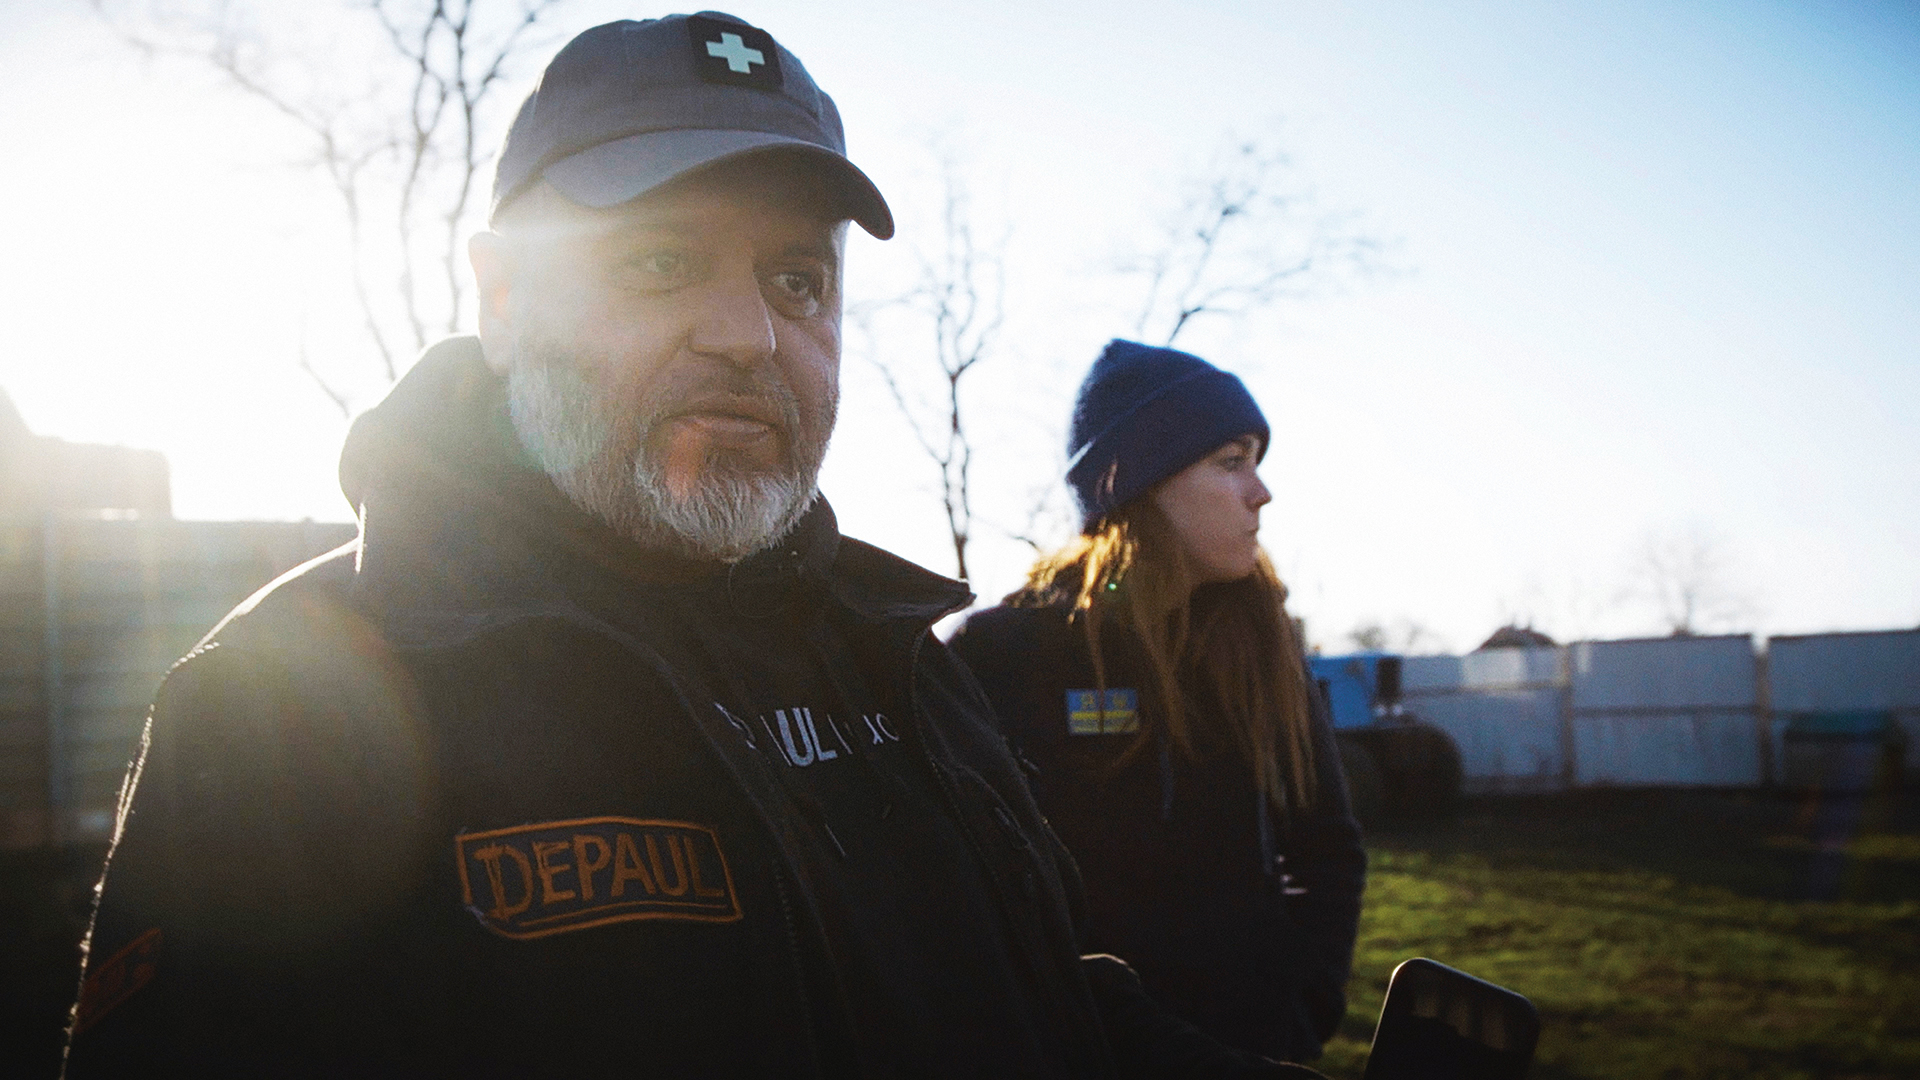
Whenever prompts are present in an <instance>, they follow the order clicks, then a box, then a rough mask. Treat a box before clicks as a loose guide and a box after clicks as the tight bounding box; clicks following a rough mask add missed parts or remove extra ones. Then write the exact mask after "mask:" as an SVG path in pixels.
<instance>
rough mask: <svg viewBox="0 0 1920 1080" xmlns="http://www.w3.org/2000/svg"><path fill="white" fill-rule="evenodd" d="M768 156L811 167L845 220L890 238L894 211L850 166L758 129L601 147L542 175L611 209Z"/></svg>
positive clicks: (663, 135) (578, 197)
mask: <svg viewBox="0 0 1920 1080" xmlns="http://www.w3.org/2000/svg"><path fill="white" fill-rule="evenodd" d="M771 150H778V151H782V152H792V153H798V154H803V155H805V156H807V157H810V158H813V159H815V160H816V161H818V162H819V163H820V164H821V165H822V166H823V167H824V168H825V170H826V171H827V173H828V174H829V175H830V176H832V177H833V178H834V179H836V180H838V181H839V188H840V191H841V193H842V194H844V195H845V196H846V198H847V203H846V206H845V210H846V212H847V216H848V217H849V218H852V219H853V220H854V221H857V222H859V223H860V227H861V228H863V229H865V230H867V231H868V232H869V233H872V234H873V235H874V237H875V238H877V239H880V240H885V239H887V238H889V237H891V236H892V235H893V211H892V210H889V209H888V208H887V200H885V199H883V198H881V197H880V189H879V188H877V187H875V186H873V181H871V180H869V179H867V174H866V173H863V172H861V171H860V170H859V169H858V168H857V167H855V165H854V164H853V162H851V161H848V160H847V159H846V158H844V157H842V156H840V155H839V154H836V153H834V152H833V151H832V150H829V149H827V148H826V147H824V146H820V145H818V144H815V143H810V142H805V141H803V140H800V139H795V138H792V137H790V136H786V135H773V134H769V133H767V132H764V131H708V130H689V129H675V130H670V131H647V132H642V133H640V134H638V135H628V136H626V137H625V138H621V139H614V140H612V141H611V142H603V143H601V144H600V145H598V146H594V147H590V148H588V149H586V150H582V151H580V152H579V153H577V154H575V155H573V156H572V157H567V158H562V159H560V160H559V161H556V162H554V163H553V164H551V165H549V166H547V167H546V170H545V172H543V173H542V175H543V176H545V177H546V180H547V182H548V183H550V184H552V185H553V186H554V187H555V188H557V189H559V191H560V193H561V194H562V195H565V196H566V197H567V198H569V199H572V200H574V201H575V202H578V203H583V204H585V205H587V206H595V207H606V206H618V205H620V204H621V203H624V202H626V201H628V200H629V199H635V198H638V197H640V196H641V195H645V194H646V193H647V192H649V191H652V190H653V189H654V188H657V187H659V186H660V185H661V184H664V183H666V182H668V181H669V180H674V179H677V178H679V177H682V176H685V175H686V174H688V173H690V172H693V171H694V170H696V169H704V168H706V167H707V166H709V165H717V164H719V163H720V162H722V161H726V160H728V159H730V158H735V157H740V156H742V155H746V154H754V153H762V152H766V151H771Z"/></svg>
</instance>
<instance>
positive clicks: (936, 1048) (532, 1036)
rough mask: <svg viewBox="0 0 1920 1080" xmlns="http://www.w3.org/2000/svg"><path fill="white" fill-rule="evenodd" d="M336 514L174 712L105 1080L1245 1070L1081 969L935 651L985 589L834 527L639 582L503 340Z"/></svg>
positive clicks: (984, 742)
mask: <svg viewBox="0 0 1920 1080" xmlns="http://www.w3.org/2000/svg"><path fill="white" fill-rule="evenodd" d="M341 477H342V484H343V487H344V488H345V490H346V492H347V495H348V497H349V498H350V499H351V500H352V502H353V503H354V505H355V506H357V507H359V508H360V513H361V534H360V538H359V540H358V541H356V542H355V543H353V544H350V545H348V546H346V547H344V548H342V549H340V550H339V551H336V552H333V553H331V554H329V555H327V556H324V557H322V558H320V559H317V560H315V561H314V562H312V563H310V564H308V565H306V566H304V567H301V568H299V569H297V570H295V571H293V572H292V573H290V574H288V575H287V576H286V577H284V578H282V579H281V580H279V581H277V582H275V583H274V584H272V585H270V586H269V587H268V588H266V589H265V590H263V591H262V592H261V593H260V594H258V595H257V596H255V597H254V598H252V599H251V600H249V601H248V602H247V603H246V604H244V605H242V606H241V607H240V608H239V609H237V610H236V611H235V612H234V613H233V614H232V615H230V616H228V618H227V619H226V620H225V621H223V622H222V624H221V625H220V626H219V627H217V628H216V629H215V630H214V632H213V633H212V634H210V635H209V636H208V638H207V639H206V641H205V642H203V643H202V644H201V646H200V647H198V648H197V649H196V650H195V651H194V652H193V653H192V654H191V655H189V656H188V657H187V658H186V659H184V660H182V661H181V662H180V663H179V664H178V665H177V666H176V667H175V668H174V670H173V672H172V673H171V674H170V675H169V676H168V678H167V680H166V682H165V684H164V685H163V686H162V688H161V690H160V693H159V696H158V698H157V699H156V701H155V704H154V708H153V712H152V715H151V717H150V719H149V722H148V725H147V729H146V733H145V735H144V736H143V740H142V746H141V751H140V755H139V757H138V758H137V759H136V761H135V763H134V765H133V768H132V770H131V772H130V774H129V779H128V783H127V787H126V789H125V793H124V795H123V798H122V806H121V817H120V823H119V827H118V830H117V835H116V838H115V843H114V848H113V851H112V854H111V855H110V856H109V861H108V868H107V871H106V873H105V875H104V878H103V885H102V894H101V900H100V902H99V906H98V910H97V914H96V916H95V925H94V928H93V931H92V933H91V935H90V954H89V959H88V963H87V968H86V976H85V985H84V987H83V990H82V994H81V1000H80V1003H79V1005H78V1006H77V1009H76V1024H75V1034H74V1035H73V1037H72V1040H71V1043H70V1049H69V1063H68V1072H69V1074H70V1075H71V1076H74V1077H82V1078H84V1077H93V1076H107V1075H112V1076H124V1075H134V1074H139V1075H156V1074H166V1075H195V1076H228V1075H243V1074H244V1075H272V1076H384V1075H406V1076H459V1077H484V1076H509V1075H511V1076H569V1077H582V1076H612V1075H621V1076H835V1077H838V1076H892V1075H968V1076H972V1075H1009V1076H1011V1075H1021V1076H1107V1075H1116V1074H1122V1075H1124V1074H1128V1073H1132V1074H1138V1075H1152V1074H1156V1073H1157V1074H1163V1075H1171V1074H1175V1073H1179V1074H1184V1075H1199V1074H1209V1073H1210V1074H1222V1073H1226V1072H1232V1071H1234V1070H1235V1069H1237V1068H1239V1067H1240V1066H1242V1065H1251V1064H1252V1063H1248V1062H1243V1061H1239V1060H1238V1059H1236V1058H1235V1056H1234V1055H1232V1054H1230V1053H1228V1052H1226V1051H1224V1050H1223V1049H1222V1048H1220V1047H1218V1046H1216V1045H1214V1044H1212V1043H1211V1042H1210V1041H1208V1040H1206V1039H1204V1038H1203V1037H1200V1036H1198V1035H1197V1033H1195V1032H1194V1031H1193V1029H1192V1028H1191V1027H1188V1026H1186V1025H1184V1024H1182V1023H1181V1022H1179V1021H1176V1020H1173V1019H1171V1018H1169V1017H1167V1016H1165V1015H1164V1014H1162V1013H1160V1012H1159V1011H1158V1010H1157V1009H1156V1008H1155V1007H1154V1006H1152V1004H1151V1003H1150V1002H1148V1000H1147V999H1146V998H1145V996H1144V995H1143V994H1142V993H1141V991H1140V989H1139V984H1138V981H1137V979H1135V978H1134V977H1133V976H1132V973H1131V972H1130V971H1129V970H1128V969H1126V968H1125V967H1124V966H1122V965H1120V964H1118V963H1117V962H1114V961H1112V960H1111V959H1097V958H1095V959H1083V958H1082V957H1081V956H1080V955H1079V953H1080V950H1079V948H1078V945H1077V942H1076V941H1075V938H1074V933H1073V929H1072V924H1071V918H1070V912H1071V911H1072V910H1073V909H1074V908H1075V906H1076V905H1077V890H1078V883H1077V878H1076V875H1075V872H1074V870H1073V868H1072V864H1071V860H1070V859H1068V858H1067V857H1066V856H1065V854H1064V852H1063V850H1062V849H1061V848H1060V847H1059V844H1058V841H1057V840H1055V839H1054V837H1053V835H1052V833H1051V832H1050V831H1049V830H1048V829H1047V827H1046V825H1045V824H1044V822H1043V821H1042V819H1041V817H1040V815H1039V812H1038V811H1037V809H1036V808H1035V807H1034V805H1033V802H1032V799H1031V797H1030V796H1029V794H1028V792H1027V790H1026V788H1025V786H1024V783H1023V781H1022V778H1021V776H1020V775H1019V772H1018V770H1017V768H1016V766H1015V765H1014V763H1013V761H1012V759H1011V758H1010V756H1009V755H1008V754H1007V752H1006V749H1005V746H1004V744H1003V743H1002V742H1001V740H1000V738H999V737H998V735H997V734H996V733H994V732H993V730H992V728H991V722H990V719H989V714H988V707H987V705H986V702H985V701H984V700H983V699H982V697H981V696H980V692H979V690H978V688H977V686H976V685H975V684H974V683H973V682H972V680H971V678H970V677H969V676H968V675H967V674H966V672H965V670H964V669H963V668H962V667H961V666H960V665H959V664H957V663H956V662H955V661H954V660H953V658H952V656H951V655H950V654H949V653H948V652H947V650H946V649H945V648H944V647H943V646H942V645H941V644H940V643H939V642H938V641H937V640H936V639H933V638H932V636H931V635H930V634H929V633H928V627H929V626H930V624H931V623H932V622H933V621H934V620H935V619H937V618H938V617H940V616H941V615H942V614H944V613H946V612H949V611H952V610H954V609H956V608H957V607H959V606H961V605H963V604H964V603H966V602H967V600H968V596H967V593H966V591H965V590H964V588H963V587H961V586H960V585H959V584H958V583H956V582H952V581H949V580H946V579H944V578H940V577H937V576H935V575H933V574H930V573H928V572H926V571H924V570H921V569H919V568H917V567H914V566H912V565H910V564H908V563H905V562H903V561H901V560H899V559H897V558H895V557H893V556H890V555H888V554H886V553H885V552H882V551H879V550H878V549H876V548H873V547H870V546H868V545H866V544H863V543H861V542H859V541H857V540H851V539H846V538H843V537H841V536H840V534H839V531H838V529H837V528H836V527H835V524H834V520H833V515H832V512H831V511H830V510H829V509H828V508H827V506H826V504H825V503H824V502H819V503H816V504H815V505H814V507H813V508H812V509H811V510H810V511H809V513H808V514H807V516H806V517H805V518H804V519H803V520H802V521H801V523H800V524H799V525H798V526H797V527H796V528H795V529H794V531H793V532H792V533H791V534H790V535H789V536H788V537H787V538H786V539H785V540H783V541H782V542H781V543H780V544H778V545H776V546H775V547H774V548H772V549H769V550H767V551H765V552H762V553H760V554H758V555H755V556H753V557H751V558H749V559H746V560H744V561H742V562H740V563H738V564H736V565H734V566H732V567H730V568H725V569H723V570H717V571H716V570H712V569H710V568H702V567H697V566H691V565H677V564H674V563H673V562H672V561H671V560H667V559H663V558H659V557H656V556H652V555H648V554H645V553H642V552H641V551H639V550H638V549H636V548H633V547H632V546H630V545H629V544H628V543H627V542H625V541H624V540H622V539H620V538H618V537H616V536H614V535H613V534H611V533H610V532H609V531H608V530H606V529H604V528H602V527H601V526H600V525H599V523H598V522H597V521H595V520H594V519H592V518H589V517H588V516H586V515H584V514H582V513H580V512H578V511H576V510H575V509H574V508H573V507H572V506H571V505H570V504H568V503H567V501H566V500H565V499H564V498H563V497H562V496H560V495H559V493H558V492H557V491H556V490H555V489H554V488H553V487H552V485H551V484H550V483H549V482H548V481H547V480H546V478H545V477H544V476H543V475H542V474H540V473H539V472H538V471H537V470H535V469H533V468H530V467H529V465H528V464H527V462H525V461H524V460H523V459H522V456H521V452H520V450H519V447H518V443H517V441H516V440H515V439H514V438H513V435H512V432H511V429H510V426H509V425H508V422H507V420H506V417H505V410H504V405H503V401H502V389H501V383H500V380H499V379H498V378H497V377H495V376H494V375H492V374H491V373H490V372H489V371H488V370H487V368H486V367H485V365H484V362H483V361H482V359H481V357H480V353H479V348H478V345H477V343H476V342H475V341H473V340H472V339H455V340H453V341H449V342H446V343H443V344H442V345H440V346H437V347H436V348H435V349H434V350H432V351H430V352H429V353H428V354H427V355H426V356H425V357H424V358H423V359H422V360H421V362H420V363H419V364H418V365H417V366H416V367H415V369H414V370H413V371H412V372H411V373H410V374H409V375H408V376H407V378H406V379H405V380H403V381H402V382H401V384H400V385H399V386H398V387H396V388H395V390H394V392H393V393H392V395H391V396H390V397H389V398H388V400H387V401H386V402H385V403H383V404H382V405H381V406H379V407H378V408H377V409H375V410H373V411H372V412H370V413H369V414H367V415H366V416H364V417H363V418H362V419H361V420H360V421H359V422H358V423H356V424H355V426H354V429H353V432H352V434H351V435H350V436H349V439H348V443H347V447H346V451H345V454H344V456H343V458H342V462H341ZM1116 1062H1123V1063H1124V1065H1117V1064H1116ZM1195 1070H1197V1071H1195Z"/></svg>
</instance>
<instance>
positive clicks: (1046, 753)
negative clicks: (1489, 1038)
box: [952, 341, 1366, 1061]
mask: <svg viewBox="0 0 1920 1080" xmlns="http://www.w3.org/2000/svg"><path fill="white" fill-rule="evenodd" d="M1268 435H1269V430H1268V427H1267V421H1266V418H1265V417H1264V416H1263V415H1262V414H1261V412H1260V407H1259V406H1258V405H1256V404H1255V403H1254V401H1253V398H1252V396H1251V395H1249V394H1248V393H1247V389H1246V387H1245V386H1244V385H1243V384H1242V383H1241V382H1240V380H1239V379H1238V378H1236V377H1235V376H1233V375H1232V374H1230V373H1228V372H1225V371H1222V370H1220V369H1219V368H1216V367H1214V366H1213V365H1212V364H1209V363H1207V362H1206V361H1205V360H1202V359H1200V358H1199V357H1197V356H1192V355H1189V354H1187V353H1183V352H1177V351H1175V350H1173V349H1162V348H1154V347H1151V346H1147V345H1141V344H1138V343H1135V342H1131V341H1114V342H1112V343H1111V344H1109V345H1108V346H1107V347H1106V350H1105V351H1104V352H1102V353H1101V354H1100V357H1099V359H1097V360H1095V361H1094V364H1093V369H1092V370H1091V371H1089V372H1088V373H1087V377H1086V381H1085V382H1083V383H1082V384H1081V386H1080V394H1079V398H1078V400H1077V401H1076V402H1075V404H1074V410H1073V420H1072V430H1071V432H1070V434H1069V439H1068V453H1069V455H1070V461H1069V465H1068V470H1067V481H1068V483H1069V484H1070V485H1071V486H1072V488H1073V491H1074V495H1075V498H1076V499H1077V500H1078V502H1079V505H1080V510H1081V516H1082V532H1081V535H1080V536H1079V537H1077V538H1075V540H1074V541H1073V542H1072V543H1071V544H1069V545H1067V547H1066V548H1064V549H1063V550H1061V551H1059V552H1057V553H1055V554H1053V555H1051V556H1048V557H1045V558H1042V559H1041V560H1040V561H1039V562H1038V563H1036V564H1035V565H1034V567H1033V569H1032V570H1031V571H1030V573H1029V575H1028V580H1027V584H1026V586H1025V587H1024V588H1022V589H1020V590H1019V591H1018V592H1015V593H1013V594H1012V595H1010V596H1008V597H1007V598H1006V599H1005V600H1004V601H1002V603H1001V605H1000V606H999V607H996V608H992V609H989V610H986V611H982V612H979V613H977V614H975V615H974V616H972V617H971V618H969V619H968V620H967V623H966V625H965V626H963V627H962V628H961V630H960V632H959V633H958V634H957V635H956V636H955V637H954V639H953V641H952V645H953V647H954V648H955V649H956V650H957V651H958V652H959V653H960V655H961V657H962V658H964V659H965V660H966V661H967V663H968V664H969V665H970V666H971V667H972V668H973V670H974V673H975V674H976V675H978V676H979V678H980V682H981V684H982V686H983V687H984V688H985V689H986V691H987V696H988V697H989V698H991V699H992V701H993V704H994V707H995V710H996V711H997V712H998V713H999V716H1000V718H1001V723H1002V725H1003V727H1004V730H1005V733H1006V735H1007V737H1008V740H1009V741H1010V742H1011V743H1012V744H1013V746H1014V748H1015V750H1016V751H1017V752H1019V753H1020V754H1022V755H1023V756H1024V757H1025V758H1026V759H1028V760H1029V761H1031V762H1032V763H1033V764H1034V765H1035V773H1036V775H1035V779H1034V789H1035V792H1034V793H1035V795H1036V796H1037V797H1038V798H1039V801H1040V806H1041V809H1042V810H1044V811H1045V812H1046V814H1047V818H1048V820H1049V821H1050V822H1051V824H1052V825H1053V828H1054V830H1055V831H1056V832H1057V833H1059V835H1060V838H1061V839H1062V840H1064V841H1065V842H1066V845H1067V847H1068V849H1069V850H1071V851H1072V852H1073V854H1074V857H1075V859H1076V860H1077V861H1078V862H1079V864H1080V869H1081V872H1082V874H1083V875H1084V877H1085V879H1086V890H1087V919H1086V927H1087V940H1086V941H1085V942H1083V945H1084V946H1085V948H1086V950H1087V951H1090V952H1108V953H1113V954H1115V955H1117V956H1120V957H1122V958H1124V959H1126V960H1127V961H1128V962H1129V963H1131V964H1132V965H1133V966H1134V968H1135V970H1136V971H1138V972H1139V974H1140V977H1141V979H1142V980H1143V981H1144V982H1145V984H1146V986H1147V989H1148V990H1149V991H1151V992H1152V993H1153V994H1154V995H1155V996H1156V997H1158V998H1159V999H1160V1000H1161V1002H1162V1003H1163V1004H1164V1005H1166V1006H1167V1007H1168V1008H1169V1009H1170V1010H1171V1011H1173V1012H1175V1013H1177V1014H1179V1015H1181V1016H1183V1017H1185V1018H1186V1019H1188V1020H1190V1021H1192V1022H1194V1023H1195V1024H1198V1025H1199V1026H1200V1027H1201V1028H1202V1029H1204V1030H1206V1031H1208V1032H1209V1033H1210V1034H1212V1035H1213V1036H1215V1037H1216V1038H1218V1039H1221V1040H1222V1041H1224V1042H1228V1043H1231V1044H1234V1045H1237V1046H1240V1047H1242V1048H1243V1049H1247V1050H1251V1051H1254V1052H1257V1053H1261V1054H1265V1055H1267V1056H1269V1057H1273V1058H1278V1059H1280V1060H1284V1061H1308V1060H1312V1059H1314V1058H1317V1057H1319V1055H1320V1047H1321V1044H1322V1043H1324V1042H1325V1041H1326V1040H1327V1039H1328V1038H1329V1037H1330V1036H1331V1035H1332V1034H1333V1031H1334V1029H1335V1028H1336V1027H1337V1026H1338V1024H1339V1022H1340V1018H1341V1016H1342V1015H1343V1014H1344V1013H1345V1011H1346V982H1347V974H1348V971H1349V968H1350V967H1351V964H1352V956H1353V942H1354V934H1355V929H1356V926H1357V924H1358V921H1359V914H1360V892H1361V888H1362V885H1363V882H1364V878H1365V872H1366V856H1365V854H1364V852H1363V851H1362V850H1361V847H1360V831H1359V827H1358V825H1356V824H1355V822H1354V819H1353V815H1352V813H1351V811H1350V810H1349V808H1348V803H1347V793H1346V785H1345V782H1344V780H1343V779H1342V777H1341V774H1340V769H1339V764H1338V757H1339V755H1338V752H1337V750H1336V749H1335V746H1334V741H1333V733H1332V729H1331V727H1330V725H1329V723H1328V720H1327V714H1326V707H1325V705H1324V703H1322V702H1321V701H1320V700H1319V694H1318V693H1317V692H1316V691H1315V690H1314V689H1313V684H1312V683H1311V681H1310V680H1309V679H1308V678H1307V675H1306V670H1305V658H1304V657H1303V655H1302V652H1301V647H1300V642H1299V639H1298V637H1297V633H1296V630H1295V628H1294V624H1293V620H1292V619H1291V618H1289V617H1288V615H1287V612H1286V595H1287V593H1286V588H1285V587H1284V586H1283V585H1281V583H1280V579H1279V578H1278V577H1277V576H1276V575H1275V574H1274V571H1273V566H1272V564H1270V563H1269V562H1268V561H1267V558H1266V555H1265V554H1264V553H1263V552H1262V551H1261V550H1260V545H1259V539H1258V532H1259V527H1260V517H1259V514H1260V508H1261V507H1262V506H1263V505H1265V504H1266V503H1267V502H1268V501H1269V500H1270V499H1271V495H1270V494H1269V493H1268V491H1267V489H1266V487H1265V485H1263V484H1262V483H1261V481H1260V478H1259V476H1258V475H1256V473H1255V467H1256V466H1257V465H1258V464H1259V463H1260V460H1261V458H1262V457H1263V456H1264V455H1265V453H1266V449H1267V443H1268Z"/></svg>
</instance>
